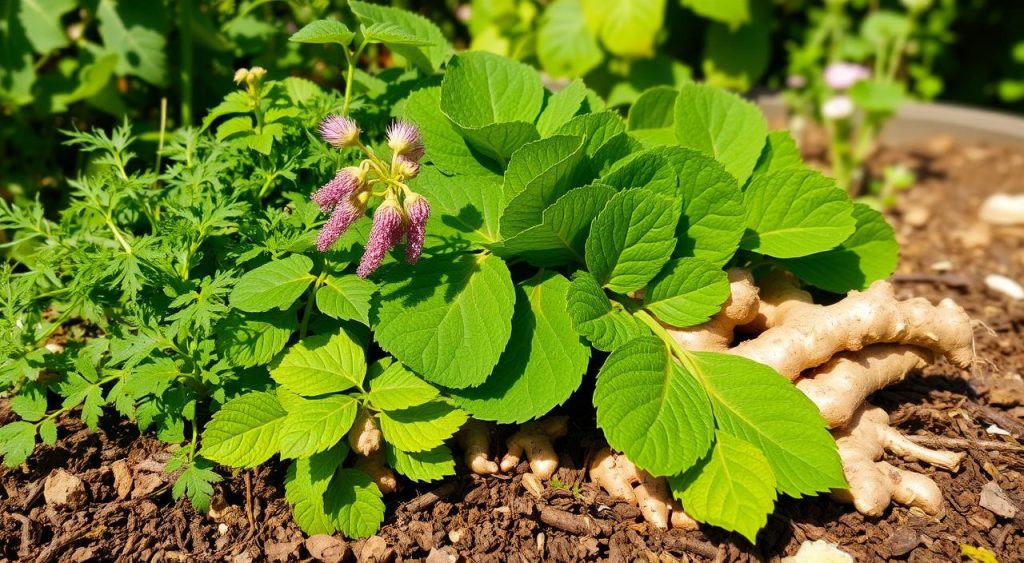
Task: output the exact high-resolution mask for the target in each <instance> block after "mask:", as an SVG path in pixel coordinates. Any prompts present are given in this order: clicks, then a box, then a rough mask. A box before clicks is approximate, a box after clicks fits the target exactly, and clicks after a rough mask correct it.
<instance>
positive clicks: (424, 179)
mask: <svg viewBox="0 0 1024 563" xmlns="http://www.w3.org/2000/svg"><path fill="white" fill-rule="evenodd" d="M501 183H502V178H501V176H498V175H496V174H487V175H485V176H474V175H469V174H457V175H455V176H445V175H444V174H443V173H441V171H440V170H439V169H438V168H437V167H435V166H424V167H422V168H421V169H420V173H419V175H418V176H416V177H415V178H413V179H412V181H410V183H409V187H410V188H412V190H413V191H415V192H416V193H419V194H423V196H424V197H426V198H427V199H428V200H429V201H430V208H431V214H430V219H429V220H428V221H427V242H426V246H427V248H430V247H431V246H433V245H434V244H435V243H437V244H441V245H447V244H461V243H463V242H464V240H469V241H471V242H473V243H475V244H477V245H481V246H482V245H486V244H491V243H494V242H496V241H498V240H499V239H500V238H501V237H500V236H499V235H498V221H499V219H500V217H501V210H502V209H503V208H504V207H505V194H504V192H503V191H502V187H501Z"/></svg>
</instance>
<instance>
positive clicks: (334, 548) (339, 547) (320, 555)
mask: <svg viewBox="0 0 1024 563" xmlns="http://www.w3.org/2000/svg"><path fill="white" fill-rule="evenodd" d="M306 551H308V552H309V555H310V556H311V557H312V558H313V559H316V560H317V561H325V562H326V563H340V562H341V561H342V560H343V559H345V557H346V556H347V555H348V544H347V543H345V542H344V541H342V540H340V539H338V538H336V537H334V536H328V535H325V534H318V535H315V536H309V538H308V539H306Z"/></svg>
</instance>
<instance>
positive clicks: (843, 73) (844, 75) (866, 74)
mask: <svg viewBox="0 0 1024 563" xmlns="http://www.w3.org/2000/svg"><path fill="white" fill-rule="evenodd" d="M870 77H871V70H869V69H868V68H867V67H866V66H863V65H859V64H856V63H844V62H839V63H832V64H830V65H828V66H827V67H825V84H828V87H829V88H832V89H833V90H840V91H842V90H846V89H849V88H850V87H851V86H853V85H854V84H856V83H858V82H860V81H861V80H866V79H868V78H870Z"/></svg>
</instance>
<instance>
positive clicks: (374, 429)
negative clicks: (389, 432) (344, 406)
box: [348, 410, 382, 456]
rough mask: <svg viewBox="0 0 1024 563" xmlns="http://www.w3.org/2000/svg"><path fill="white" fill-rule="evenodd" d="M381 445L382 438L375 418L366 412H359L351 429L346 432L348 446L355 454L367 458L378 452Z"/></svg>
mask: <svg viewBox="0 0 1024 563" xmlns="http://www.w3.org/2000/svg"><path fill="white" fill-rule="evenodd" d="M381 443H382V436H381V433H380V427H379V426H377V419H376V417H374V416H373V414H372V413H370V412H368V411H365V410H362V411H360V412H359V415H358V416H356V420H355V422H354V423H353V424H352V429H351V430H349V431H348V445H349V446H350V447H351V448H352V451H354V452H356V453H357V454H359V455H363V456H368V455H370V454H372V453H373V452H376V451H377V450H379V449H380V448H381Z"/></svg>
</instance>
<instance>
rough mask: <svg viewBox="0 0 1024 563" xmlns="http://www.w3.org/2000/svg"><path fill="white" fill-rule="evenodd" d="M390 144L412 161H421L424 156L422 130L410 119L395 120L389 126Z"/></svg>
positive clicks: (399, 153) (399, 154)
mask: <svg viewBox="0 0 1024 563" xmlns="http://www.w3.org/2000/svg"><path fill="white" fill-rule="evenodd" d="M387 134H388V146H389V147H391V150H392V151H394V152H395V154H396V155H398V156H404V157H406V158H408V159H409V160H412V161H419V159H420V158H422V157H423V141H422V140H421V139H420V130H419V129H417V128H416V126H415V125H413V124H412V123H409V122H408V121H402V120H399V121H395V122H393V123H392V124H391V125H389V126H388V130H387Z"/></svg>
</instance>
